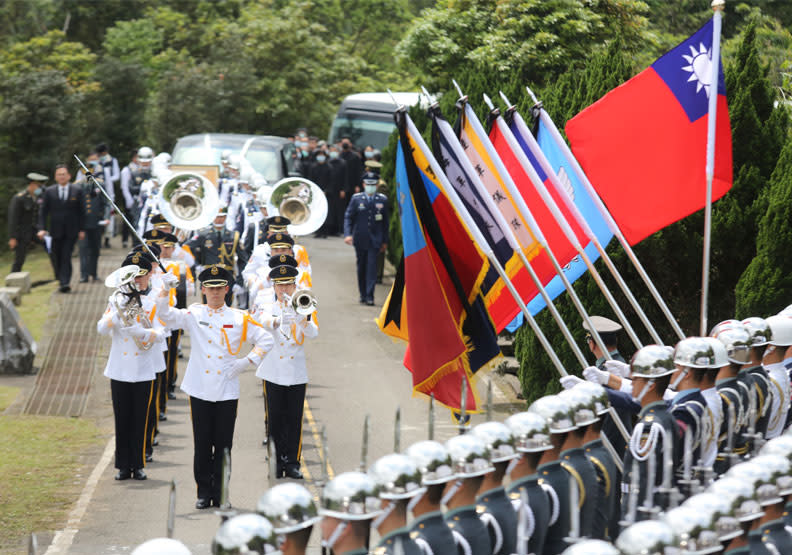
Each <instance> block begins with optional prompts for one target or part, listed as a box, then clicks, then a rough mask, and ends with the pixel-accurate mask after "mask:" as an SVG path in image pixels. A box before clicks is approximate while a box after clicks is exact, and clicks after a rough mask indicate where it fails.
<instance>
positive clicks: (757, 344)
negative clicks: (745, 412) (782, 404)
mask: <svg viewBox="0 0 792 555" xmlns="http://www.w3.org/2000/svg"><path fill="white" fill-rule="evenodd" d="M742 325H743V326H744V327H745V329H746V331H747V332H748V334H749V335H750V336H751V360H750V361H749V362H748V363H747V364H746V365H745V373H746V374H747V375H748V376H749V377H750V378H751V379H752V380H753V394H752V405H753V407H754V410H753V412H754V413H755V414H753V415H751V414H749V418H750V419H751V421H752V428H753V433H755V434H759V435H760V436H761V437H762V438H763V437H765V434H766V433H767V425H768V421H769V419H770V416H771V415H770V405H771V400H770V395H772V394H773V393H772V389H771V387H770V378H769V377H768V375H767V372H765V369H764V368H762V359H763V358H764V353H765V350H766V349H767V345H768V344H769V342H770V339H772V332H771V331H770V326H768V325H767V322H766V321H765V320H764V318H759V317H752V318H746V319H745V320H743V321H742ZM749 412H751V411H749ZM754 444H755V441H752V442H751V449H753V448H754Z"/></svg>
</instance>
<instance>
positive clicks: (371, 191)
mask: <svg viewBox="0 0 792 555" xmlns="http://www.w3.org/2000/svg"><path fill="white" fill-rule="evenodd" d="M363 188H364V189H365V190H366V194H367V195H373V194H374V193H376V192H377V186H376V185H366V186H364V187H363Z"/></svg>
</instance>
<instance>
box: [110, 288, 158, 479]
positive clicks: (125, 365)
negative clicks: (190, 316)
mask: <svg viewBox="0 0 792 555" xmlns="http://www.w3.org/2000/svg"><path fill="white" fill-rule="evenodd" d="M140 299H141V303H142V315H141V316H138V317H137V321H138V322H140V321H141V320H142V318H148V320H149V322H150V323H151V331H150V332H149V336H148V337H146V338H144V339H142V340H140V341H141V342H142V346H143V347H145V346H148V345H152V346H151V347H150V348H149V349H143V348H140V347H138V345H137V343H136V342H135V339H134V337H132V336H131V335H129V333H128V332H126V331H125V330H124V329H122V328H123V323H121V322H120V321H119V319H118V316H117V313H116V309H115V308H114V307H113V306H112V305H111V304H109V303H108V307H107V309H106V310H105V313H104V315H102V317H101V318H100V320H99V321H98V322H97V324H96V331H97V332H98V333H99V334H100V335H109V336H110V337H111V339H112V344H111V346H110V356H109V357H108V359H107V365H106V366H105V370H104V375H105V376H106V377H108V378H110V392H111V397H112V401H113V415H114V418H115V432H116V447H115V467H116V468H117V469H118V470H119V471H120V472H119V476H120V475H121V474H122V473H128V472H129V471H138V470H140V469H142V468H143V467H144V466H145V454H144V452H145V438H146V429H147V415H148V410H149V404H150V403H151V402H152V394H153V383H154V377H155V374H156V373H157V372H159V371H161V370H162V369H164V368H165V358H164V356H163V354H162V350H160V348H159V341H160V340H161V339H162V337H164V335H165V334H164V329H163V325H162V321H161V320H160V319H159V318H158V317H157V308H156V305H155V304H154V301H152V300H151V299H150V298H149V297H147V296H145V295H142V296H141V297H140ZM126 477H127V478H128V477H129V475H128V474H127V475H126ZM119 479H121V478H119Z"/></svg>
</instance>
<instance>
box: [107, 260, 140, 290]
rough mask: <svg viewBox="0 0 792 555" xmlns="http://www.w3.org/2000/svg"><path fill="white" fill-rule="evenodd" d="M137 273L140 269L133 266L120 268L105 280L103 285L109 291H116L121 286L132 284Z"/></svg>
mask: <svg viewBox="0 0 792 555" xmlns="http://www.w3.org/2000/svg"><path fill="white" fill-rule="evenodd" d="M139 271H140V267H139V266H136V265H134V264H130V265H129V266H121V267H120V268H119V269H118V270H115V271H114V272H113V273H112V274H110V275H109V276H107V277H106V278H105V285H106V286H107V287H109V288H110V289H118V288H119V287H121V286H122V285H126V284H128V283H131V282H133V281H134V280H135V277H136V276H137V275H138V272H139Z"/></svg>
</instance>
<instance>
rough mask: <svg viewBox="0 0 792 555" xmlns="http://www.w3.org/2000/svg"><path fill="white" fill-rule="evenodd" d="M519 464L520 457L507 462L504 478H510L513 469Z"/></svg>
mask: <svg viewBox="0 0 792 555" xmlns="http://www.w3.org/2000/svg"><path fill="white" fill-rule="evenodd" d="M518 462H520V457H516V458H514V459H512V460H510V461H509V464H508V466H507V467H506V476H510V475H511V473H512V470H514V467H516V466H517V463H518Z"/></svg>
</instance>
